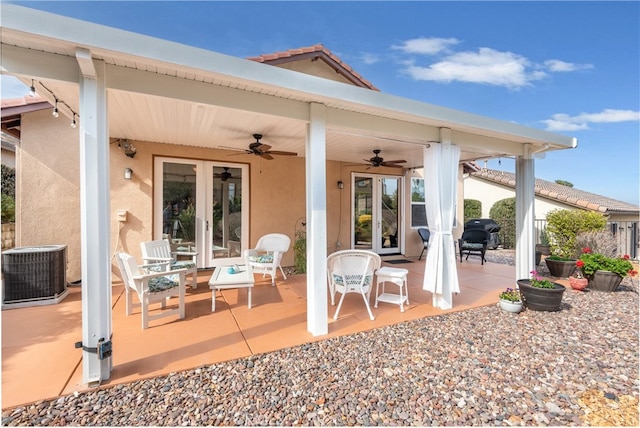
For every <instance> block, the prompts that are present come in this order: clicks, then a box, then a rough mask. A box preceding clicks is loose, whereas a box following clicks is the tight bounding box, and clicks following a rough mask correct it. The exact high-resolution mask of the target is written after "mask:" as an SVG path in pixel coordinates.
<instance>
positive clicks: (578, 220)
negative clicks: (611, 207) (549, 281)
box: [545, 209, 607, 278]
mask: <svg viewBox="0 0 640 428" xmlns="http://www.w3.org/2000/svg"><path fill="white" fill-rule="evenodd" d="M546 218H547V226H546V227H547V234H548V239H549V242H550V249H551V256H549V257H547V258H546V259H545V262H546V264H547V267H548V268H549V273H550V274H551V276H554V277H556V278H568V277H570V276H571V274H572V273H573V271H574V270H575V267H576V266H575V262H576V260H577V259H578V256H579V255H580V247H578V246H577V245H576V239H577V236H578V235H579V234H581V233H585V232H591V231H599V230H602V229H604V228H605V226H606V224H607V219H606V217H605V216H604V215H603V214H602V213H597V212H594V211H585V210H564V209H555V210H551V211H549V212H548V213H547V217H546Z"/></svg>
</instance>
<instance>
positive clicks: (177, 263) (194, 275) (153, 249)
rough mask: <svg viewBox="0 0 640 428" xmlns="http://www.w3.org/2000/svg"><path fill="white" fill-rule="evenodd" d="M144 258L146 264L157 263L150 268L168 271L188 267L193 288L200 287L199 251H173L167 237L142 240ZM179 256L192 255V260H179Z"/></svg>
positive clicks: (157, 270) (141, 246) (141, 247)
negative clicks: (197, 259)
mask: <svg viewBox="0 0 640 428" xmlns="http://www.w3.org/2000/svg"><path fill="white" fill-rule="evenodd" d="M140 249H141V250H142V260H143V261H144V263H145V264H149V265H152V264H155V266H152V267H150V270H152V271H155V272H166V271H170V270H176V269H186V270H187V274H191V288H194V289H195V288H198V267H197V265H196V258H197V256H198V253H197V252H194V251H171V244H170V243H169V241H167V240H165V239H158V240H156V241H148V242H141V243H140ZM178 256H187V257H191V260H178Z"/></svg>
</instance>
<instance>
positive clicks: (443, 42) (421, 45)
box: [392, 37, 460, 55]
mask: <svg viewBox="0 0 640 428" xmlns="http://www.w3.org/2000/svg"><path fill="white" fill-rule="evenodd" d="M458 43H460V41H459V40H458V39H455V38H448V39H442V38H439V37H420V38H417V39H411V40H405V41H404V42H402V44H401V45H394V46H392V48H393V49H397V50H400V51H402V52H404V53H408V54H420V55H435V54H438V53H440V52H442V51H446V50H447V49H448V48H449V47H450V46H453V45H456V44H458Z"/></svg>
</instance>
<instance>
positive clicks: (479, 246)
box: [462, 242, 484, 250]
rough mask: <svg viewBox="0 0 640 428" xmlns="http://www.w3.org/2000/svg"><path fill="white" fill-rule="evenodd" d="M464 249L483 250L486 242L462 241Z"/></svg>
mask: <svg viewBox="0 0 640 428" xmlns="http://www.w3.org/2000/svg"><path fill="white" fill-rule="evenodd" d="M462 245H463V248H464V249H469V248H470V249H474V250H482V246H483V245H484V244H482V243H478V242H462Z"/></svg>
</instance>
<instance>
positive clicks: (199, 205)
mask: <svg viewBox="0 0 640 428" xmlns="http://www.w3.org/2000/svg"><path fill="white" fill-rule="evenodd" d="M165 162H170V163H181V164H187V165H195V167H196V171H195V172H196V194H195V199H196V222H195V223H196V231H195V233H196V248H195V250H196V251H197V252H198V257H197V266H198V268H208V267H215V266H224V265H231V264H237V263H242V262H243V260H244V259H243V257H242V255H240V256H237V257H230V258H218V259H216V258H214V257H212V255H213V252H212V251H207V250H208V249H209V248H212V245H213V244H212V242H213V228H212V227H211V225H210V224H209V223H208V219H212V218H213V195H212V191H211V190H212V189H213V173H212V172H213V167H214V166H216V167H224V166H227V167H231V168H239V169H241V170H242V183H243V185H242V190H241V197H242V214H241V222H242V227H241V229H242V233H241V234H242V236H241V239H240V242H241V248H242V249H243V250H244V249H246V248H248V245H249V236H248V233H247V231H248V230H249V201H250V199H249V166H248V165H247V164H240V163H238V164H236V163H229V162H218V161H208V160H201V159H185V158H172V157H164V156H156V157H155V158H154V180H153V184H154V185H153V239H162V234H163V230H162V225H163V220H162V210H163V208H164V207H163V206H162V205H163V185H162V183H163V164H164V163H165ZM208 172H211V173H208Z"/></svg>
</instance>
